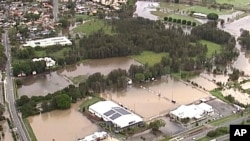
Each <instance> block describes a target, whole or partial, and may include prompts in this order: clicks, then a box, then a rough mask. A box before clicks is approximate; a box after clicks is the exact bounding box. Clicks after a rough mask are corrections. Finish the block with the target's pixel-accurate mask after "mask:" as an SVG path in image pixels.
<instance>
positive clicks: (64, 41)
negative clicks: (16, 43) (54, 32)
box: [23, 37, 72, 47]
mask: <svg viewBox="0 0 250 141" xmlns="http://www.w3.org/2000/svg"><path fill="white" fill-rule="evenodd" d="M54 45H61V46H65V45H72V42H71V41H70V40H69V39H68V38H67V37H53V38H45V39H39V40H32V41H27V42H26V44H23V46H24V47H28V46H30V47H38V46H39V47H48V46H54Z"/></svg>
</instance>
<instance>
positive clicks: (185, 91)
mask: <svg viewBox="0 0 250 141" xmlns="http://www.w3.org/2000/svg"><path fill="white" fill-rule="evenodd" d="M102 96H103V97H104V98H105V99H109V100H110V99H111V100H114V101H116V102H117V103H120V104H123V105H124V106H126V107H128V108H129V109H131V110H132V111H135V113H137V114H139V115H141V116H142V117H143V118H144V119H145V120H149V119H151V118H152V117H155V116H158V115H161V114H166V113H168V112H169V111H170V110H172V109H175V108H177V107H178V106H179V105H181V104H189V103H192V102H193V101H196V100H199V99H201V98H205V97H209V96H210V95H209V94H207V93H205V92H203V91H199V90H197V89H195V88H193V87H191V86H187V85H186V84H184V83H182V82H180V81H175V80H174V79H172V78H170V77H166V78H164V79H162V80H159V81H155V82H152V83H146V84H142V85H141V86H140V85H139V86H132V87H130V88H128V89H127V90H126V91H119V92H115V93H111V92H110V93H105V94H102ZM172 99H173V100H175V101H176V103H175V104H174V103H172V102H171V100H172Z"/></svg>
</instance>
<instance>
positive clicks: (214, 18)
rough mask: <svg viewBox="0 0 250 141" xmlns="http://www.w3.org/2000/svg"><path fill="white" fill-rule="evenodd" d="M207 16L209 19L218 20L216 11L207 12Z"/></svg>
mask: <svg viewBox="0 0 250 141" xmlns="http://www.w3.org/2000/svg"><path fill="white" fill-rule="evenodd" d="M207 18H208V19H209V20H218V18H219V16H218V14H216V13H209V14H208V15H207Z"/></svg>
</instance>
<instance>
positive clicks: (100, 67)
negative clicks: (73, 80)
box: [59, 57, 140, 77]
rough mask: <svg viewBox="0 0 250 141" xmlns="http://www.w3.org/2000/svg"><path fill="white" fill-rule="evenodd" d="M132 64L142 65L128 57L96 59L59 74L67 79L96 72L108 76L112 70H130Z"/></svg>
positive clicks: (63, 70) (68, 68)
mask: <svg viewBox="0 0 250 141" xmlns="http://www.w3.org/2000/svg"><path fill="white" fill-rule="evenodd" d="M132 64H137V65H139V64H140V63H138V62H136V61H135V60H134V59H130V58H128V57H116V58H105V59H95V60H89V61H87V62H84V63H80V64H77V65H74V66H68V67H66V68H65V69H62V70H60V71H59V72H60V73H61V74H62V75H65V76H67V77H76V76H79V75H91V74H93V73H96V72H101V73H102V74H104V75H107V74H108V73H109V72H111V71H112V70H114V69H118V68H121V69H125V70H128V69H129V67H130V65H132Z"/></svg>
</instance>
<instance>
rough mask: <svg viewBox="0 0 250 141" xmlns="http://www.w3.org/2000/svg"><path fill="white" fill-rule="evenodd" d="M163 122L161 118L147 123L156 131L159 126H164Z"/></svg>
mask: <svg viewBox="0 0 250 141" xmlns="http://www.w3.org/2000/svg"><path fill="white" fill-rule="evenodd" d="M165 124H166V123H165V122H164V121H163V120H155V121H153V122H150V123H149V127H150V128H151V129H152V130H153V131H158V130H159V128H160V127H163V126H165Z"/></svg>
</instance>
